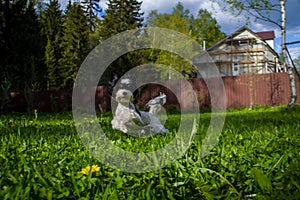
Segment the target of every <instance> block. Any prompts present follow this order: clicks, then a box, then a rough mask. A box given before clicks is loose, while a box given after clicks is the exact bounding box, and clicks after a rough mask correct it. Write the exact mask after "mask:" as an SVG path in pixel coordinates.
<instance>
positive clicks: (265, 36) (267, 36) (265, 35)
mask: <svg viewBox="0 0 300 200" xmlns="http://www.w3.org/2000/svg"><path fill="white" fill-rule="evenodd" d="M256 35H258V36H259V37H260V38H261V39H262V40H272V39H274V38H275V33H274V31H261V32H256Z"/></svg>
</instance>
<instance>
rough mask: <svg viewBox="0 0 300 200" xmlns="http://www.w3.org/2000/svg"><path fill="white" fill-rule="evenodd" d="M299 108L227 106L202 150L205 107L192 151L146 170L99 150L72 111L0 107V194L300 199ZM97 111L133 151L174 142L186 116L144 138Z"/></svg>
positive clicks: (110, 133) (113, 134)
mask: <svg viewBox="0 0 300 200" xmlns="http://www.w3.org/2000/svg"><path fill="white" fill-rule="evenodd" d="M299 111H300V107H299V106H297V107H296V108H295V109H294V110H292V111H290V112H286V111H285V110H284V107H281V106H279V107H268V108H264V107H260V108H255V109H253V110H248V109H243V110H231V111H228V112H227V115H226V121H225V125H224V127H223V131H222V133H221V136H220V137H219V141H218V143H217V144H216V145H215V146H214V148H213V149H212V151H211V152H210V154H208V155H206V156H205V157H203V158H201V157H200V156H199V155H200V152H199V149H200V147H201V141H202V139H203V138H204V136H205V133H206V131H207V128H208V126H209V122H210V113H201V114H200V123H199V126H198V131H197V133H196V136H195V137H194V139H193V141H192V144H191V146H190V148H189V149H188V150H187V152H186V153H185V154H184V155H183V156H182V157H180V158H179V159H177V160H176V161H175V162H173V163H172V164H168V165H167V166H166V167H164V168H163V169H160V170H156V171H151V172H147V173H126V172H122V171H120V170H117V169H113V168H110V167H109V166H107V165H104V164H102V163H101V162H99V161H98V160H97V159H95V158H93V157H92V156H91V154H90V153H89V151H88V150H87V149H86V148H85V146H84V145H83V143H82V141H81V139H80V137H79V135H78V134H77V132H76V129H75V126H74V123H73V121H72V113H60V114H49V113H48V114H47V113H39V112H35V113H34V114H32V115H26V114H22V113H11V114H7V115H1V116H0V142H1V146H0V163H1V168H0V199H22V200H23V199H300V182H299V180H300V137H299V134H300V123H299V120H300V112H299ZM186 115H188V114H186ZM98 118H99V122H100V124H101V126H102V128H103V130H104V131H105V133H106V135H107V137H108V138H109V139H110V140H111V141H113V143H114V144H115V145H117V146H119V147H121V148H123V149H125V150H127V151H132V152H151V151H153V150H155V149H159V148H161V147H163V146H164V145H166V144H168V142H169V141H171V140H172V138H173V137H174V136H175V134H176V130H177V129H178V126H179V122H180V121H179V118H180V114H170V115H168V119H167V121H166V126H167V128H169V130H171V132H172V133H171V134H161V135H157V136H154V137H152V138H143V139H140V138H133V137H131V136H127V135H125V134H123V133H121V132H118V131H113V130H112V129H111V127H110V120H111V118H112V116H111V115H110V114H109V113H104V114H99V116H98ZM85 123H91V122H89V121H86V122H85Z"/></svg>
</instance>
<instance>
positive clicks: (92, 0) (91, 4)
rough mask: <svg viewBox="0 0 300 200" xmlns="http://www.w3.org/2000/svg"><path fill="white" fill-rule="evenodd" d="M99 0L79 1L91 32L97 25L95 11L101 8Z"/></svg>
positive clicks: (97, 11) (100, 10)
mask: <svg viewBox="0 0 300 200" xmlns="http://www.w3.org/2000/svg"><path fill="white" fill-rule="evenodd" d="M99 1H100V0H83V1H82V2H81V5H82V6H83V10H84V13H85V16H86V17H87V19H88V25H89V27H90V30H91V31H92V32H94V31H95V28H96V26H97V18H98V16H97V13H100V12H102V8H101V7H100V6H99V4H98V3H99Z"/></svg>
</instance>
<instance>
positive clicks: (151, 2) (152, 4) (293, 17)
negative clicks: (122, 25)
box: [62, 0, 300, 58]
mask: <svg viewBox="0 0 300 200" xmlns="http://www.w3.org/2000/svg"><path fill="white" fill-rule="evenodd" d="M62 1H65V2H66V1H67V0H62ZM140 1H143V3H142V11H143V12H144V18H145V19H146V18H147V16H148V14H149V13H150V12H151V11H152V10H157V11H158V12H159V13H170V12H172V10H173V8H174V7H175V6H176V4H177V3H178V2H181V3H182V5H183V7H184V8H185V9H189V10H190V12H191V14H193V15H194V16H197V13H198V10H199V9H201V8H202V9H207V10H208V11H209V12H211V14H212V16H213V17H214V18H215V19H216V20H217V22H218V24H219V25H220V26H221V31H222V32H224V33H225V34H226V35H229V34H231V33H233V32H234V31H236V30H238V29H239V28H241V27H242V26H244V25H247V26H248V27H249V28H250V29H251V30H253V31H254V32H259V31H270V30H274V31H275V37H276V38H275V50H276V51H277V52H278V53H279V52H280V49H281V31H280V29H279V28H278V27H277V26H276V25H273V24H271V23H267V22H263V21H255V20H251V21H250V24H246V23H247V20H246V17H243V16H240V17H236V16H234V15H233V14H232V13H231V12H229V11H224V9H223V8H224V6H222V5H221V4H218V3H216V2H215V1H211V0H181V1H179V0H140ZM277 1H278V0H277ZM65 2H62V4H64V3H65ZM100 6H101V7H102V8H104V9H106V8H107V5H106V1H105V0H100ZM286 15H287V16H286V18H287V42H294V41H300V20H299V19H300V0H288V1H287V3H286ZM277 17H278V16H277ZM279 19H280V16H279ZM288 49H289V52H290V53H291V56H292V58H298V57H300V44H297V45H289V46H288Z"/></svg>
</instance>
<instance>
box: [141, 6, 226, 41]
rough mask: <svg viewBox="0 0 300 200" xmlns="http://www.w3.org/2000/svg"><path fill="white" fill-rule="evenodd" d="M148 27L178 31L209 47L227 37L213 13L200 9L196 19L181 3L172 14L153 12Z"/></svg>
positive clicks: (147, 23)
mask: <svg viewBox="0 0 300 200" xmlns="http://www.w3.org/2000/svg"><path fill="white" fill-rule="evenodd" d="M146 25H147V26H154V27H161V28H168V29H172V30H175V31H178V32H180V33H183V34H186V35H188V36H190V37H191V38H193V39H195V40H196V41H197V42H198V43H199V44H202V42H203V41H206V43H207V46H208V47H209V46H211V45H213V44H214V43H216V42H217V41H219V40H221V39H223V38H224V36H225V34H224V33H222V32H221V30H220V29H221V27H220V25H218V23H217V21H216V19H215V18H213V17H212V15H211V13H209V12H208V11H207V10H205V9H200V10H199V11H198V15H197V17H196V18H195V17H194V16H193V15H192V14H190V11H189V10H188V9H184V7H183V6H182V4H181V3H180V2H179V3H178V4H177V5H176V6H175V7H174V8H173V11H172V13H170V14H160V13H158V12H157V11H156V10H154V11H151V13H150V14H149V16H148V18H147V22H146Z"/></svg>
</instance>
